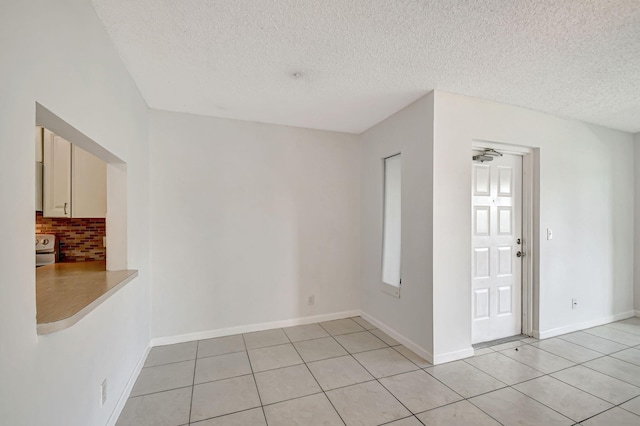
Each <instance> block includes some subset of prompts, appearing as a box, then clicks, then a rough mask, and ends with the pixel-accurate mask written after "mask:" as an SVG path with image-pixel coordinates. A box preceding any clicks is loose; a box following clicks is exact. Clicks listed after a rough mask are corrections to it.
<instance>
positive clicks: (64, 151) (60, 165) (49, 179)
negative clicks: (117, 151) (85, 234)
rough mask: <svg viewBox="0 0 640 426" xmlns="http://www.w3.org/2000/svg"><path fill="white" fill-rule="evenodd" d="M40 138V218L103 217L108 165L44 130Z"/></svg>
mask: <svg viewBox="0 0 640 426" xmlns="http://www.w3.org/2000/svg"><path fill="white" fill-rule="evenodd" d="M43 135H44V137H43V160H44V172H43V181H44V183H43V200H44V203H43V204H44V206H43V216H44V217H73V218H104V217H106V214H107V164H106V163H105V162H104V161H102V160H100V159H99V158H97V157H95V156H94V155H92V154H90V153H88V152H87V151H85V150H83V149H82V148H79V147H78V146H76V145H74V144H72V143H70V142H69V141H67V140H65V139H64V138H62V137H60V136H58V135H55V134H53V133H52V132H50V131H49V130H47V129H44V132H43Z"/></svg>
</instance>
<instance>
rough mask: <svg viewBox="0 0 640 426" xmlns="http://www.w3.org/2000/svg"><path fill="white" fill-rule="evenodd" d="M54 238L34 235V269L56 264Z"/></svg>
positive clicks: (53, 236)
mask: <svg viewBox="0 0 640 426" xmlns="http://www.w3.org/2000/svg"><path fill="white" fill-rule="evenodd" d="M56 254H57V253H56V236H55V235H53V234H36V267H38V266H44V265H51V264H52V263H56Z"/></svg>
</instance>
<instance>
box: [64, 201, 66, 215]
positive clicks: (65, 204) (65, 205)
mask: <svg viewBox="0 0 640 426" xmlns="http://www.w3.org/2000/svg"><path fill="white" fill-rule="evenodd" d="M64 214H67V203H64Z"/></svg>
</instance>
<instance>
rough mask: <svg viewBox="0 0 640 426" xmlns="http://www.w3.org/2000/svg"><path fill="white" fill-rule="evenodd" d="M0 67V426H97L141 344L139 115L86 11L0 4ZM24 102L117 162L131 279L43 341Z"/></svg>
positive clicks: (143, 198) (83, 5)
mask: <svg viewBox="0 0 640 426" xmlns="http://www.w3.org/2000/svg"><path fill="white" fill-rule="evenodd" d="M0 57H1V58H2V67H0V93H1V95H0V171H1V172H0V173H1V176H0V195H1V196H2V200H3V206H4V208H3V209H0V235H1V236H2V244H3V250H2V256H0V378H1V379H0V419H1V420H0V423H3V424H11V425H29V426H32V425H65V426H68V425H78V426H86V425H102V424H105V423H106V422H107V420H108V418H109V416H110V415H111V413H112V411H113V409H114V407H115V404H116V402H117V398H118V396H119V395H120V394H121V393H122V391H123V390H124V388H125V385H126V383H127V381H128V380H129V378H130V375H131V374H132V372H133V371H134V368H135V366H136V365H137V363H138V362H139V360H140V357H141V356H142V355H143V354H144V351H145V349H146V347H147V344H148V342H149V319H148V318H149V303H148V298H149V274H148V235H149V231H148V226H147V223H148V222H147V220H146V217H147V216H148V195H147V194H148V161H147V148H148V145H147V140H148V138H147V132H148V127H147V107H146V105H145V103H144V101H143V100H142V98H141V96H140V95H139V93H138V91H137V89H136V87H135V86H134V84H133V81H132V80H131V78H130V77H129V75H128V74H127V72H126V70H125V68H124V67H123V65H122V63H121V61H120V59H119V58H118V56H117V54H116V52H115V51H114V49H113V48H112V46H111V42H110V40H109V39H108V37H107V35H106V33H105V32H104V30H103V28H102V25H101V23H100V21H99V20H98V18H97V17H96V15H95V12H94V10H93V8H92V7H91V3H90V2H89V1H85V0H66V1H61V2H51V1H45V0H23V1H15V2H3V4H2V13H1V14H0ZM36 102H39V103H41V104H42V105H44V106H45V107H47V108H49V109H50V110H51V111H53V112H54V113H55V114H57V115H58V116H60V117H61V118H63V119H64V120H66V121H67V122H68V123H69V124H71V125H73V126H75V127H76V128H77V129H78V130H80V131H81V132H83V133H84V134H86V135H87V136H88V137H90V138H91V139H93V140H95V141H96V142H98V143H99V144H101V145H102V146H103V147H105V148H106V149H107V150H109V151H111V152H112V153H113V154H114V155H116V156H118V157H119V158H121V159H123V160H124V161H126V162H127V165H128V197H129V199H128V202H127V205H128V212H129V214H128V224H129V235H128V237H129V239H128V253H129V259H128V260H129V267H130V268H133V269H139V270H140V275H139V277H138V278H137V279H135V280H134V281H132V282H131V283H129V284H128V285H127V286H126V287H125V288H123V289H122V290H121V291H119V292H118V293H117V294H116V295H114V296H113V297H112V298H110V299H109V300H108V301H106V302H105V303H104V304H102V305H101V306H100V307H98V308H97V309H96V310H95V311H94V312H92V313H90V314H89V315H88V316H87V317H85V318H84V319H82V320H81V321H80V322H79V323H78V324H76V325H74V326H73V327H72V328H70V329H68V330H65V331H62V332H58V333H54V334H50V335H46V336H38V335H37V334H36V320H35V318H36V306H35V274H34V266H35V259H34V252H33V235H34V230H35V226H34V213H33V211H34V191H35V180H34V172H33V163H34V158H35V157H34V156H35V152H34V144H33V131H34V127H33V126H34V124H35V103H36ZM104 378H107V379H108V380H109V395H110V396H109V399H108V401H107V403H106V405H105V406H103V407H102V406H101V405H100V392H99V391H100V383H101V381H102V380H103V379H104Z"/></svg>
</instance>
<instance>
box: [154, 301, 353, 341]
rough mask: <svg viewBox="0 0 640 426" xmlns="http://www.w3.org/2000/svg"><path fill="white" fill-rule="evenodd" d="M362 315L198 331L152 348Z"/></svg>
mask: <svg viewBox="0 0 640 426" xmlns="http://www.w3.org/2000/svg"><path fill="white" fill-rule="evenodd" d="M358 315H360V311H359V310H353V311H344V312H336V313H332V314H323V315H314V316H310V317H303V318H292V319H288V320H283V321H272V322H263V323H259V324H248V325H240V326H237V327H229V328H220V329H217V330H207V331H198V332H195V333H187V334H179V335H176V336H165V337H155V338H153V339H151V347H154V346H162V345H172V344H174V343H184V342H192V341H194V340H202V339H212V338H214V337H223V336H231V335H234V334H241V333H251V332H252V331H263V330H271V329H274V328H283V327H293V326H294V325H304V324H313V323H316V322H323V321H332V320H336V319H343V318H349V317H355V316H358Z"/></svg>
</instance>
